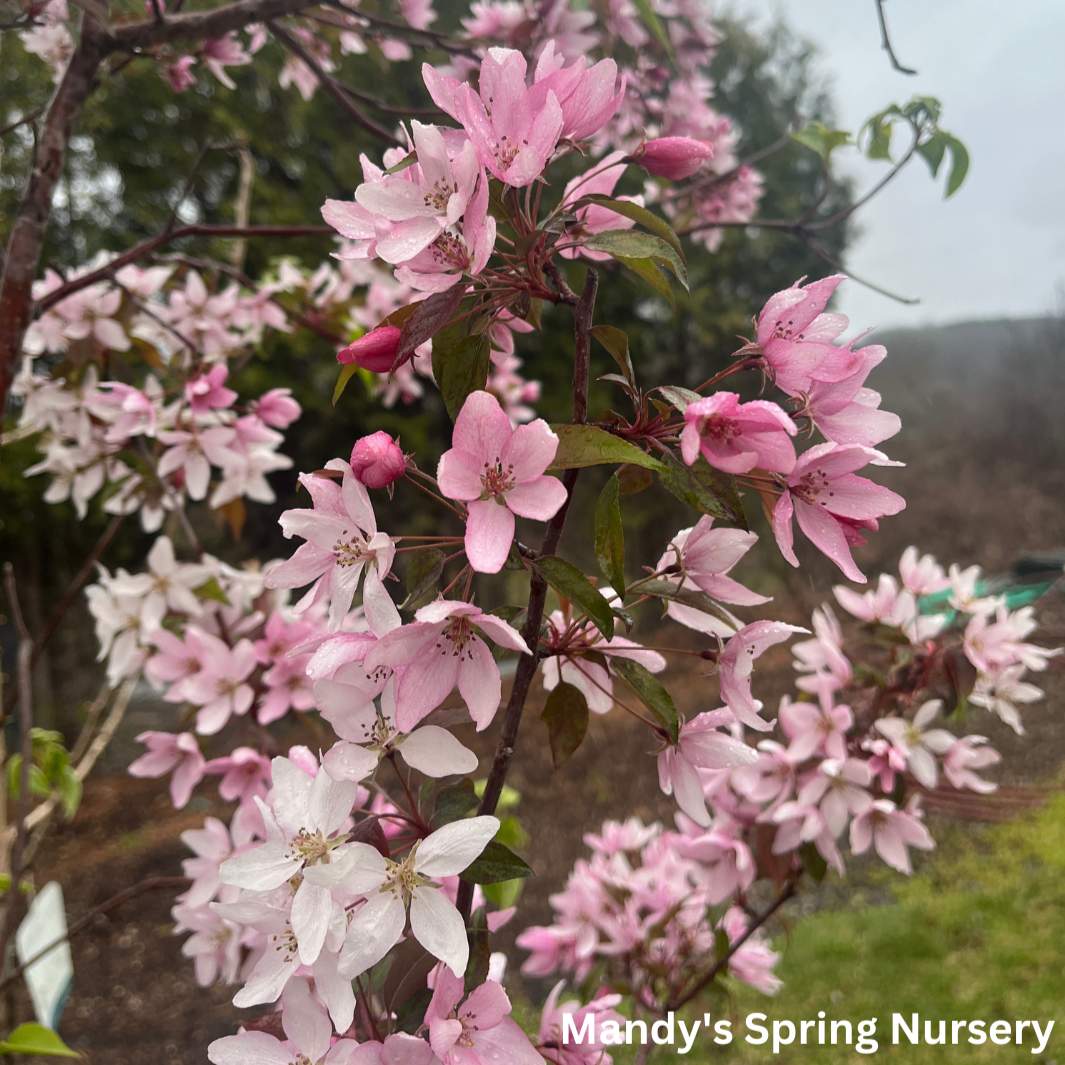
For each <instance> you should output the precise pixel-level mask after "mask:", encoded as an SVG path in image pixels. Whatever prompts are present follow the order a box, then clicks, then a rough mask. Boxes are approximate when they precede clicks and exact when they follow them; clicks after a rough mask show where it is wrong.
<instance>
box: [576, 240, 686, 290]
mask: <svg viewBox="0 0 1065 1065" xmlns="http://www.w3.org/2000/svg"><path fill="white" fill-rule="evenodd" d="M585 247H587V248H590V249H591V250H592V251H601V252H605V253H606V254H607V255H610V256H612V257H613V258H615V259H623V260H628V259H652V260H653V261H654V262H656V263H661V264H662V265H663V266H665V267H666V268H667V269H668V270H670V271H671V272H672V274H673V276H674V277H676V279H677V280H678V281H679V282H680V283H681V284H682V285H683V286H684V290H685V292H687V291H688V265H687V263H685V261H684V257H683V255H681V254H680V253H679V252H678V251H677V250H676V248H674V247H673V245H672V244H670V243H669V242H668V241H665V240H663V239H662V238H661V237H656V236H654V235H653V234H651V233H637V232H636V231H635V230H632V229H608V230H606V232H605V233H596V234H595V235H594V236H591V237H589V238H588V240H587V241H585Z"/></svg>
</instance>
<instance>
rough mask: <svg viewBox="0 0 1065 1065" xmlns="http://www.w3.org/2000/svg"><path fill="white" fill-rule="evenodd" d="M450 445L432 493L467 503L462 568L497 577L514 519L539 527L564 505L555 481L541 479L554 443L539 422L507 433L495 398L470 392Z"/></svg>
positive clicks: (561, 489)
mask: <svg viewBox="0 0 1065 1065" xmlns="http://www.w3.org/2000/svg"><path fill="white" fill-rule="evenodd" d="M451 442H452V447H451V450H450V451H446V452H445V453H444V454H443V456H441V459H440V466H439V468H438V469H437V480H438V481H439V484H440V491H441V492H442V493H443V494H444V495H445V496H447V497H448V498H449V499H458V500H461V501H463V502H465V503H467V504H468V509H469V517H468V519H467V523H466V558H467V559H468V560H469V563H470V565H471V566H472V567H473V568H474V569H475V570H476V571H477V572H478V573H498V572H499V571H500V570H501V569H502V568H503V563H504V562H506V560H507V554H508V553H509V551H510V544H511V541H512V540H513V539H514V515H515V514H517V515H518V516H519V517H522V518H532V519H534V520H536V521H547V520H548V519H550V518H553V517H554V516H555V514H556V512H557V511H558V509H559V508H560V507H561V506H562V505H563V503H565V501H566V489H565V488H564V487H563V485H562V482H561V481H559V480H558V479H557V478H555V477H547V476H545V475H544V471H545V470H546V469H547V467H548V466H549V465H550V464H551V462H552V461H553V459H554V457H555V452H556V451H557V450H558V437H557V436H556V435H555V434H554V433H553V432H552V431H551V430H550V429H549V428H548V426H547V422H545V421H544V420H543V419H542V418H537V420H536V421H534V422H529V423H528V424H527V425H519V426H518V428H517V429H513V428H511V424H510V419H509V418H508V417H507V415H506V413H505V412H504V410H503V408H502V407H501V406H500V405H499V400H498V399H496V397H495V396H493V395H492V394H491V393H489V392H471V393H470V395H469V396H468V397H467V398H466V402H465V403H464V404H463V405H462V410H461V411H459V416H458V417H457V418H456V419H455V429H454V432H453V433H452V437H451Z"/></svg>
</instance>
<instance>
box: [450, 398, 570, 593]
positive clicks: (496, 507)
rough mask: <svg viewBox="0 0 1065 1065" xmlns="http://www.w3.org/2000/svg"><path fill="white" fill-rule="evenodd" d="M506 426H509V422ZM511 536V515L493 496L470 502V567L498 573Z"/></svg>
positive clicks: (512, 520) (467, 533)
mask: <svg viewBox="0 0 1065 1065" xmlns="http://www.w3.org/2000/svg"><path fill="white" fill-rule="evenodd" d="M504 417H505V415H504ZM507 425H508V426H509V425H510V422H509V421H508V422H507ZM559 487H561V485H560V486H559ZM513 539H514V515H513V514H512V513H511V512H510V510H509V509H508V508H507V507H505V506H500V504H499V503H497V502H496V501H495V500H494V499H485V500H478V501H476V502H474V503H471V504H470V506H469V517H468V519H467V522H466V558H467V559H468V560H469V563H470V565H471V566H472V567H473V568H474V570H476V571H477V572H478V573H498V572H499V571H500V570H501V569H502V568H503V563H504V562H506V560H507V555H508V554H510V545H511V542H512V541H513Z"/></svg>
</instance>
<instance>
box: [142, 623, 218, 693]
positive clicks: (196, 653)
mask: <svg viewBox="0 0 1065 1065" xmlns="http://www.w3.org/2000/svg"><path fill="white" fill-rule="evenodd" d="M199 635H200V633H199V630H198V629H196V628H195V627H194V626H191V625H190V626H189V627H188V628H186V630H185V639H184V640H181V639H179V638H178V637H177V636H175V635H174V634H173V633H172V632H170V631H168V630H167V629H155V631H154V632H152V633H151V635H150V636H149V637H148V639H149V641H150V642H151V643H152V644H154V645H155V646H156V647H157V648H158V649H159V653H158V654H154V655H152V657H151V658H149V659H148V661H147V663H146V664H145V666H144V672H145V674H146V675H147V677H148V679H149V680H151V681H153V682H158V684H169V685H170V689H169V691H167V693H166V695H165V696H164V698H165V699H166V701H167V702H168V703H180V702H183V701H184V699H185V695H184V693H183V683H184V681H186V680H187V679H188V678H189V677H192V676H195V675H196V674H197V673H199V672H200V671H201V670H202V669H203V668H204V665H203V661H204V654H205V648H204V645H203V644H202V643H201V642H200V640H199Z"/></svg>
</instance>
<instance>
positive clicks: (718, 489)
mask: <svg viewBox="0 0 1065 1065" xmlns="http://www.w3.org/2000/svg"><path fill="white" fill-rule="evenodd" d="M662 457H663V459H664V464H665V467H666V468H665V470H659V471H658V477H659V479H660V480H661V482H662V484H663V485H664V486H665V487H666V488H667V489H668V490H669V491H670V492H672V493H673V495H675V496H676V497H677V498H678V499H679V500H681V501H682V502H684V503H687V504H688V506H689V507H693V508H694V509H695V510H698V511H700V512H701V513H703V514H712V515H713V516H714V517H715V518H727V519H728V520H729V521H731V522H733V523H734V524H736V525H738V526H739V527H740V528H741V529H746V528H747V518H746V517H745V516H744V513H743V505H742V503H741V502H740V494H739V491H738V490H737V488H736V478H735V477H733V476H732V474H730V473H722V472H721V471H720V470H715V469H714V467H713V466H711V465H710V464H709V463H708V462H707V461H706V459H704V458H703V457H702V455H700V456H699V457H698V458H697V459H696V460H695V463H694V464H693V465H691V466H686V465H685V464H684V463H683V462H681V460H680V459H678V458H676V457H675V456H674V455H672V454H668V453H667V454H664V455H663V456H662Z"/></svg>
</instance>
